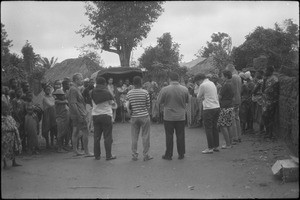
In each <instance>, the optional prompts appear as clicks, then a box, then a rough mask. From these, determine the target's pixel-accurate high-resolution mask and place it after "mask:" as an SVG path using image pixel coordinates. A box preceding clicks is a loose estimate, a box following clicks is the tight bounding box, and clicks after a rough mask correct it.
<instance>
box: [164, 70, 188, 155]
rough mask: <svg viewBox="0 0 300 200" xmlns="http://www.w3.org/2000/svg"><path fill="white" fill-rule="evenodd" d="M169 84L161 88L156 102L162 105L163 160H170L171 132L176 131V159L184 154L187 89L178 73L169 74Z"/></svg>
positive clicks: (171, 148) (171, 149) (171, 152)
mask: <svg viewBox="0 0 300 200" xmlns="http://www.w3.org/2000/svg"><path fill="white" fill-rule="evenodd" d="M169 80H170V85H168V86H166V87H164V88H162V89H161V91H160V93H159V95H158V104H163V106H164V127H165V134H166V148H167V149H166V152H165V155H163V156H162V158H163V159H165V160H172V156H173V134H174V130H175V133H176V142H177V152H178V159H180V160H181V159H183V158H184V154H185V132H184V131H185V130H184V128H185V112H186V104H187V103H188V100H189V92H188V89H187V88H186V87H184V86H182V85H180V84H179V75H178V74H177V73H174V72H170V74H169Z"/></svg>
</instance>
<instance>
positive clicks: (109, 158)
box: [106, 156, 117, 160]
mask: <svg viewBox="0 0 300 200" xmlns="http://www.w3.org/2000/svg"><path fill="white" fill-rule="evenodd" d="M116 158H117V156H110V157H108V158H106V160H114V159H116Z"/></svg>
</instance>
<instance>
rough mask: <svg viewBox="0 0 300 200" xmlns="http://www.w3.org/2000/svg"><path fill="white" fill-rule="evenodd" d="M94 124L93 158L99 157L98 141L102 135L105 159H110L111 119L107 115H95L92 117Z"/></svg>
mask: <svg viewBox="0 0 300 200" xmlns="http://www.w3.org/2000/svg"><path fill="white" fill-rule="evenodd" d="M93 122H94V155H95V157H100V155H101V148H100V139H101V136H102V133H103V137H104V147H105V153H106V158H109V157H111V145H112V142H113V139H112V127H113V124H112V118H111V116H109V115H95V116H93Z"/></svg>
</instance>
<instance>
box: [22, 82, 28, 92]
mask: <svg viewBox="0 0 300 200" xmlns="http://www.w3.org/2000/svg"><path fill="white" fill-rule="evenodd" d="M22 89H23V92H24V93H26V92H28V91H29V83H28V82H27V81H24V82H23V83H22Z"/></svg>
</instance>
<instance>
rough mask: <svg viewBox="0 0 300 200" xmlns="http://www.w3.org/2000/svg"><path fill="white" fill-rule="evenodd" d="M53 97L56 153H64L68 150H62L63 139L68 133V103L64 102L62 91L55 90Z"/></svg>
mask: <svg viewBox="0 0 300 200" xmlns="http://www.w3.org/2000/svg"><path fill="white" fill-rule="evenodd" d="M53 95H55V96H56V100H55V111H56V123H57V144H58V149H57V152H58V153H65V152H66V151H67V150H68V149H64V148H63V139H64V137H65V136H66V135H67V134H68V132H69V123H70V116H69V108H68V101H67V100H66V97H65V93H64V91H63V90H62V89H57V90H56V91H54V92H53Z"/></svg>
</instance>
